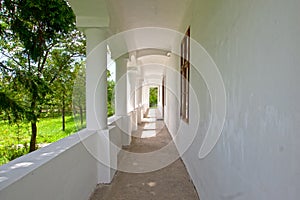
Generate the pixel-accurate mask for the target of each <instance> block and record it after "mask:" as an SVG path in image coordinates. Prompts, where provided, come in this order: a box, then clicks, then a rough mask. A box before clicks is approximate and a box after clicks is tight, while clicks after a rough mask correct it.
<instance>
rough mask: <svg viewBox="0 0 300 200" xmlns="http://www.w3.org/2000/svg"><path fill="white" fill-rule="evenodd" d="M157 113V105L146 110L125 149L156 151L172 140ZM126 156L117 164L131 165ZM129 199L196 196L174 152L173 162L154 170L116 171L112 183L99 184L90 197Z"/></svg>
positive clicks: (181, 199)
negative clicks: (139, 171) (146, 171)
mask: <svg viewBox="0 0 300 200" xmlns="http://www.w3.org/2000/svg"><path fill="white" fill-rule="evenodd" d="M158 115H160V112H159V111H158V110H157V109H150V110H149V113H148V115H147V117H146V118H144V120H143V122H142V123H141V124H140V125H139V126H138V130H137V131H135V132H134V133H133V140H132V143H131V145H130V146H129V147H128V148H127V149H126V150H127V151H129V152H135V153H146V152H153V151H159V150H160V149H161V148H163V147H164V146H166V145H168V144H169V143H172V139H171V136H170V133H169V132H168V130H167V128H166V127H165V125H164V122H163V121H161V120H157V118H158V119H159V118H160V116H158ZM173 144H174V143H173ZM173 151H174V152H173V154H178V152H177V150H176V148H173ZM165 156H168V155H165ZM164 159H166V158H164ZM128 160H130V158H128V157H124V158H123V159H122V160H121V162H120V163H119V164H120V165H124V164H126V165H130V164H131V165H132V164H133V163H134V160H131V163H129V162H126V161H128ZM146 162H147V161H146ZM148 162H151V160H149V161H148ZM148 162H147V163H148ZM135 165H137V163H136V164H135ZM129 199H130V200H140V199H145V200H151V199H153V200H184V199H185V200H196V199H198V197H197V192H196V190H195V188H194V186H193V184H192V182H191V180H190V178H189V175H188V173H187V171H186V169H185V166H184V164H183V162H182V161H181V159H180V158H179V155H178V159H176V160H175V161H174V162H173V163H171V164H170V165H168V166H166V167H164V168H162V169H160V170H157V171H153V172H148V173H128V172H122V171H119V172H117V173H116V175H115V177H114V179H113V181H112V183H111V184H109V185H107V184H100V185H99V186H98V187H97V188H96V190H95V193H94V194H93V196H92V197H91V199H90V200H129Z"/></svg>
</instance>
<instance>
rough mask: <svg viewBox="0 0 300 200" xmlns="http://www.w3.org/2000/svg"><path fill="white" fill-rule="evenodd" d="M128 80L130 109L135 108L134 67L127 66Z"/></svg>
mask: <svg viewBox="0 0 300 200" xmlns="http://www.w3.org/2000/svg"><path fill="white" fill-rule="evenodd" d="M127 74H128V80H129V81H128V82H129V87H130V90H129V99H130V104H129V105H130V111H134V110H135V87H136V76H137V70H136V67H128V72H127Z"/></svg>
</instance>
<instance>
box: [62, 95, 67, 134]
mask: <svg viewBox="0 0 300 200" xmlns="http://www.w3.org/2000/svg"><path fill="white" fill-rule="evenodd" d="M65 112H66V110H65V96H64V95H63V98H62V109H61V116H62V130H63V131H65V130H66V120H65Z"/></svg>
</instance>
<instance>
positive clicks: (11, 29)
mask: <svg viewBox="0 0 300 200" xmlns="http://www.w3.org/2000/svg"><path fill="white" fill-rule="evenodd" d="M85 46H86V41H85V36H84V35H83V33H81V32H79V31H78V30H77V29H76V27H75V15H74V13H73V11H72V9H71V8H70V7H69V5H68V3H67V2H66V1H65V0H53V1H47V0H38V1H37V0H24V1H19V0H0V58H1V59H0V164H2V163H6V162H8V161H10V160H12V159H14V158H17V157H19V156H21V155H24V154H26V153H28V152H31V151H34V150H35V149H36V148H38V147H39V146H40V144H41V143H52V142H54V141H57V140H59V139H61V138H63V137H66V136H68V135H69V134H72V133H74V132H76V131H77V128H79V129H81V128H83V127H85V124H86V122H85V118H86V116H85V115H86V114H85V112H86V108H85V107H86V102H85V96H86V95H85V78H86V77H85V51H86V49H85ZM109 76H110V72H109V71H108V77H109ZM107 85H108V88H107V93H108V99H107V106H108V113H107V115H108V116H111V115H113V114H114V98H113V97H114V94H113V92H114V85H115V83H114V82H113V81H108V84H107ZM72 112H74V113H75V114H76V116H75V117H72V116H71V113H72ZM76 127H77V128H76Z"/></svg>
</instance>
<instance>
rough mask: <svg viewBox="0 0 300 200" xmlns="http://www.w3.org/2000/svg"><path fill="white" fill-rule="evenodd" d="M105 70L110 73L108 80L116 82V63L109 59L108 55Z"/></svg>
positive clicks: (108, 55)
mask: <svg viewBox="0 0 300 200" xmlns="http://www.w3.org/2000/svg"><path fill="white" fill-rule="evenodd" d="M107 69H108V70H109V71H110V73H111V77H110V78H109V80H113V81H116V62H115V61H114V60H112V59H111V55H110V53H108V54H107Z"/></svg>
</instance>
